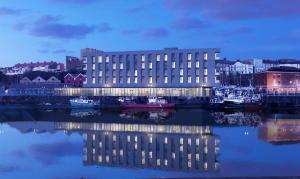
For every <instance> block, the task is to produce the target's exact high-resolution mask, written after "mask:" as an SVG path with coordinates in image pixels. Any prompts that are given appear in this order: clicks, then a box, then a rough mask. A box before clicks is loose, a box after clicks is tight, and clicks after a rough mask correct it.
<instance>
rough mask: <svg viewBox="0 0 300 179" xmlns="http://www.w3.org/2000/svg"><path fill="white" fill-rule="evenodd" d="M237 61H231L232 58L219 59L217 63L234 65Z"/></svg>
mask: <svg viewBox="0 0 300 179" xmlns="http://www.w3.org/2000/svg"><path fill="white" fill-rule="evenodd" d="M234 63H235V61H231V60H217V61H216V64H228V65H233V64H234Z"/></svg>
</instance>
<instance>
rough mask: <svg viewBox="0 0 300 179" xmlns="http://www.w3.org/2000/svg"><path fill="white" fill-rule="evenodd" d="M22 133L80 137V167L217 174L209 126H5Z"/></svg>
mask: <svg viewBox="0 0 300 179" xmlns="http://www.w3.org/2000/svg"><path fill="white" fill-rule="evenodd" d="M7 124H9V125H10V126H11V127H15V128H17V129H18V130H20V131H22V132H26V133H27V132H36V133H42V132H51V133H53V132H55V131H61V130H63V131H65V132H66V133H74V132H76V133H80V134H82V136H83V139H84V149H83V155H84V159H83V164H84V165H87V166H89V165H100V166H109V167H132V168H133V167H137V168H152V169H163V170H175V171H203V172H218V171H219V161H218V160H217V158H218V156H219V150H220V148H219V142H220V140H219V137H218V136H217V135H215V134H214V133H213V130H212V127H210V126H183V125H158V124H124V123H79V122H37V121H35V122H8V123H7Z"/></svg>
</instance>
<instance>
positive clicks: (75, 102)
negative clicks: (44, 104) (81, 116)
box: [70, 97, 99, 108]
mask: <svg viewBox="0 0 300 179" xmlns="http://www.w3.org/2000/svg"><path fill="white" fill-rule="evenodd" d="M70 105H71V107H72V108H94V107H98V106H99V102H96V101H94V100H92V99H88V98H85V97H80V98H75V99H70Z"/></svg>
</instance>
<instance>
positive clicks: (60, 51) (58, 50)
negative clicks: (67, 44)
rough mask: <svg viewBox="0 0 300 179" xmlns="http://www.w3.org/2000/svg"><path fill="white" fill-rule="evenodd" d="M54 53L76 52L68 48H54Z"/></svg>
mask: <svg viewBox="0 0 300 179" xmlns="http://www.w3.org/2000/svg"><path fill="white" fill-rule="evenodd" d="M53 53H55V54H70V53H74V51H71V50H66V49H57V50H54V51H53Z"/></svg>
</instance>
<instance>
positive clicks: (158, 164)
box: [0, 109, 300, 178]
mask: <svg viewBox="0 0 300 179" xmlns="http://www.w3.org/2000/svg"><path fill="white" fill-rule="evenodd" d="M0 120H1V121H2V122H1V124H0V146H1V148H0V156H1V159H0V178H81V177H86V178H120V177H122V178H155V177H201V176H278V175H280V176H295V175H297V176H299V175H300V160H299V159H300V144H299V141H300V115H299V114H275V113H271V114H263V115H262V114H256V113H242V112H235V113H224V112H214V113H212V112H208V111H204V110H195V109H194V110H179V111H164V112H133V111H123V112H104V111H94V110H85V111H80V110H75V111H74V110H73V111H69V110H55V111H51V110H49V111H45V110H34V109H1V110H0Z"/></svg>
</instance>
